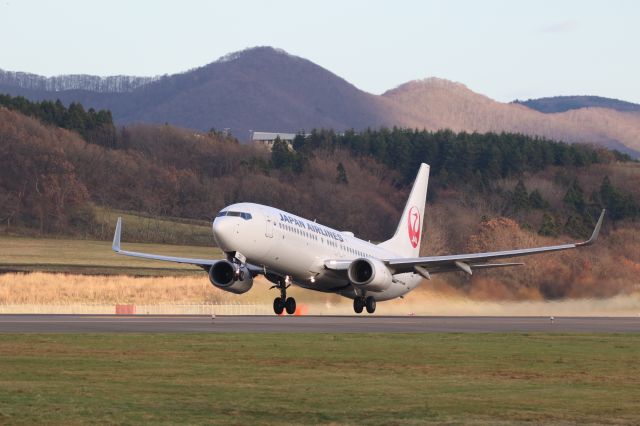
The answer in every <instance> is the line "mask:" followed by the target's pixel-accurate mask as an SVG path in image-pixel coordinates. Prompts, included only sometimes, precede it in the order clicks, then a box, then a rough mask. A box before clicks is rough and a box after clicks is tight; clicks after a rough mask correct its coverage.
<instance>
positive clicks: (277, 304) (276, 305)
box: [273, 297, 285, 315]
mask: <svg viewBox="0 0 640 426" xmlns="http://www.w3.org/2000/svg"><path fill="white" fill-rule="evenodd" d="M284 304H285V303H284V299H282V297H276V298H275V299H273V312H275V313H276V315H280V314H282V311H284Z"/></svg>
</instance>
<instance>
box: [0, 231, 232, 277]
mask: <svg viewBox="0 0 640 426" xmlns="http://www.w3.org/2000/svg"><path fill="white" fill-rule="evenodd" d="M122 246H123V248H125V249H127V250H132V251H145V252H150V253H159V254H167V255H174V256H183V257H196V258H212V259H220V258H222V257H223V256H222V253H221V251H220V250H219V249H218V248H216V247H213V246H211V247H199V246H179V245H168V244H140V243H127V242H126V240H125V239H124V237H123V243H122ZM0 271H4V272H7V271H45V272H69V273H77V274H108V275H123V274H126V275H156V276H157V275H181V274H193V273H202V270H201V269H200V268H197V267H194V266H189V265H179V264H174V263H167V262H155V261H149V260H144V259H134V258H131V257H126V256H119V255H116V254H115V253H113V252H112V251H111V242H106V241H91V240H69V239H45V238H22V237H7V236H0Z"/></svg>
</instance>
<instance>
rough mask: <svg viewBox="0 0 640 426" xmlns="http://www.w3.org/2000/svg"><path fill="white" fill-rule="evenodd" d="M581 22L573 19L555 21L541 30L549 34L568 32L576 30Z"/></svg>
mask: <svg viewBox="0 0 640 426" xmlns="http://www.w3.org/2000/svg"><path fill="white" fill-rule="evenodd" d="M579 25H580V24H579V22H578V21H576V20H573V19H567V20H565V21H559V22H553V23H550V24H547V25H545V26H543V27H541V28H540V32H543V33H548V34H559V33H568V32H570V31H573V30H575V29H576V28H578V26H579Z"/></svg>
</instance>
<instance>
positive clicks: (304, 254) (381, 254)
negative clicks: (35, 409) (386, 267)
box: [213, 203, 422, 300]
mask: <svg viewBox="0 0 640 426" xmlns="http://www.w3.org/2000/svg"><path fill="white" fill-rule="evenodd" d="M222 212H236V213H238V212H241V213H244V214H243V215H242V216H239V215H233V216H232V215H226V216H222V217H216V218H215V220H214V221H213V236H214V238H215V240H216V242H217V244H218V246H219V247H220V248H221V249H222V250H223V251H225V252H227V253H230V252H239V253H241V254H242V255H243V256H245V257H246V262H247V263H250V264H252V265H256V266H260V267H263V268H264V269H265V270H266V271H267V272H269V271H270V272H273V273H276V274H279V275H282V276H288V277H289V278H290V280H291V281H292V282H293V283H294V284H296V285H298V286H300V287H304V288H307V289H310V290H316V291H321V292H329V293H338V294H341V295H343V296H345V297H349V298H355V297H358V296H361V295H362V294H361V293H360V294H358V293H356V290H355V289H354V287H353V286H352V285H351V284H350V283H349V280H348V278H347V276H346V274H345V273H341V272H336V271H332V270H329V269H327V268H325V261H328V260H331V259H333V260H352V259H353V260H355V259H358V258H377V259H392V258H397V257H399V256H398V255H397V254H396V253H392V252H390V251H389V250H386V249H384V248H382V247H379V246H377V245H375V244H372V243H370V242H367V241H363V240H361V239H358V238H356V237H354V236H353V234H352V233H350V232H340V231H336V230H335V229H332V228H329V227H328V226H323V225H320V224H318V223H316V222H315V221H311V220H308V219H304V218H301V217H299V216H296V215H293V214H291V213H287V212H285V211H283V210H279V209H276V208H273V207H268V206H264V205H260V204H253V203H238V204H233V205H231V206H228V207H225V208H224V209H223V210H222ZM222 212H221V213H222ZM393 278H394V279H393V282H392V284H391V286H390V287H389V288H388V289H386V290H384V291H382V292H367V296H373V297H374V298H375V299H376V300H389V299H395V298H397V297H400V296H402V295H404V294H406V293H407V292H409V291H411V290H413V289H414V288H415V287H416V286H418V285H419V284H420V282H421V280H422V277H420V276H419V275H417V274H413V273H405V274H397V275H394V277H393Z"/></svg>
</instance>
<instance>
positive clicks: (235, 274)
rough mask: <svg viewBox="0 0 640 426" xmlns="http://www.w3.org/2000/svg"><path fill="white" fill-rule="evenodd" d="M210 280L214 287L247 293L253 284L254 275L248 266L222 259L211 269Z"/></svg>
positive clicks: (237, 292) (236, 292)
mask: <svg viewBox="0 0 640 426" xmlns="http://www.w3.org/2000/svg"><path fill="white" fill-rule="evenodd" d="M209 281H211V284H213V286H214V287H217V288H219V289H221V290H224V291H228V292H231V293H235V294H242V293H246V292H247V291H249V290H251V287H252V286H253V276H252V275H251V272H249V269H247V267H246V266H240V265H236V264H233V263H231V262H229V261H228V260H221V261H219V262H216V263H214V264H213V265H212V266H211V268H210V269H209Z"/></svg>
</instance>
